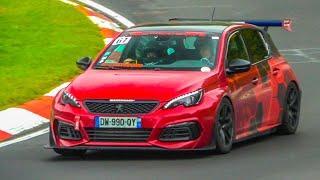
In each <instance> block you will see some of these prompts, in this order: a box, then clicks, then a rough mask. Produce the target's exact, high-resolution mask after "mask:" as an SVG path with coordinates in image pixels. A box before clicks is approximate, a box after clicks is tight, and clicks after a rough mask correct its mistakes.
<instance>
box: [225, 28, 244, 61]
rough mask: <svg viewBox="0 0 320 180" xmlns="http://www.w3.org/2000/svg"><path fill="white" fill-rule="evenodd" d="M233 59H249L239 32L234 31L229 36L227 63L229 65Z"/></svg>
mask: <svg viewBox="0 0 320 180" xmlns="http://www.w3.org/2000/svg"><path fill="white" fill-rule="evenodd" d="M235 59H244V60H249V57H248V54H247V50H246V48H245V45H244V43H243V40H242V37H241V35H240V33H235V34H233V35H231V37H230V38H229V43H228V52H227V65H229V64H230V63H231V62H232V61H233V60H235Z"/></svg>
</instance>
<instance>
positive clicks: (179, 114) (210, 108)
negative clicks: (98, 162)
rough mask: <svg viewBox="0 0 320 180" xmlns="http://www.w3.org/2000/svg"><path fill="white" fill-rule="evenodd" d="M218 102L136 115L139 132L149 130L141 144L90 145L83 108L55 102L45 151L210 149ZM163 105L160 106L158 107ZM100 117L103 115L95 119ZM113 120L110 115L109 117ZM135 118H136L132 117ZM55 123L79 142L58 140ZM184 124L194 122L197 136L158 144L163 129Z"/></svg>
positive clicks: (90, 125) (92, 116) (207, 99)
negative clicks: (70, 131) (76, 134)
mask: <svg viewBox="0 0 320 180" xmlns="http://www.w3.org/2000/svg"><path fill="white" fill-rule="evenodd" d="M217 105H218V100H217V99H214V98H210V97H204V98H203V99H202V102H201V103H200V104H199V105H197V106H193V107H188V108H185V107H183V106H179V107H176V108H173V109H166V110H164V109H162V108H157V109H156V110H155V111H153V112H152V113H149V114H145V115H140V116H139V117H140V118H141V119H142V128H149V129H152V131H151V133H150V136H149V137H148V138H147V140H146V141H143V142H127V141H126V142H123V141H122V142H117V141H109V142H107V141H91V140H90V138H89V136H88V134H87V131H86V129H87V128H93V127H95V123H94V122H95V121H94V119H95V116H97V114H91V113H89V112H88V111H87V110H86V109H85V108H73V107H71V106H69V105H65V106H64V105H61V104H60V103H57V102H55V103H54V105H53V113H52V117H51V123H50V130H51V131H52V133H51V134H52V142H51V144H50V145H49V146H47V147H48V148H57V149H59V148H60V149H69V148H71V149H126V150H128V149H136V150H139V149H146V150H191V149H197V150H206V149H212V148H214V146H215V145H214V143H213V142H214V141H213V139H212V138H213V136H212V135H213V127H214V119H215V114H216V112H215V111H216V107H217ZM161 106H163V104H160V107H161ZM98 116H103V115H98ZM104 116H105V115H104ZM113 116H114V115H113ZM135 116H136V115H135ZM56 121H61V122H66V123H68V124H71V125H73V126H74V127H76V128H77V130H78V131H79V132H80V133H81V138H80V139H79V140H67V139H62V138H60V137H59V135H58V133H57V127H56V125H55V122H56ZM185 122H196V123H197V124H198V125H199V127H200V133H199V136H198V137H197V138H196V139H193V140H181V141H162V140H160V135H161V133H162V132H163V130H164V128H166V127H168V126H170V125H174V124H180V123H185Z"/></svg>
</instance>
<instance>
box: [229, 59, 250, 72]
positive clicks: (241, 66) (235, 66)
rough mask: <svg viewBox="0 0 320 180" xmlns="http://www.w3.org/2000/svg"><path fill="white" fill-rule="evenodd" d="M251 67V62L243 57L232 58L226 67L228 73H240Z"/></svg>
mask: <svg viewBox="0 0 320 180" xmlns="http://www.w3.org/2000/svg"><path fill="white" fill-rule="evenodd" d="M250 68H251V62H250V61H248V60H243V59H235V60H233V61H232V62H231V63H230V64H229V67H228V69H227V73H228V74H233V73H240V72H246V71H249V70H250Z"/></svg>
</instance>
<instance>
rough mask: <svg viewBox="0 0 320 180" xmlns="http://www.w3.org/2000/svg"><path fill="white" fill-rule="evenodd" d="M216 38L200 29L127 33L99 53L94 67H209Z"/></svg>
mask: <svg viewBox="0 0 320 180" xmlns="http://www.w3.org/2000/svg"><path fill="white" fill-rule="evenodd" d="M218 41H219V37H218V36H213V35H207V34H205V33H204V32H155V33H153V32H127V33H125V34H123V35H121V36H120V37H118V38H117V39H116V40H115V41H114V42H113V43H112V45H111V46H110V47H109V48H108V49H107V50H106V51H105V52H104V53H103V55H102V56H101V57H100V59H99V60H98V62H97V64H96V66H95V68H98V69H104V68H106V69H108V68H113V69H118V68H119V69H122V68H137V69H159V70H161V69H176V70H201V69H202V68H205V69H209V70H210V69H212V68H213V66H214V64H215V59H216V51H217V46H218Z"/></svg>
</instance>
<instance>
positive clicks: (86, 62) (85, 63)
mask: <svg viewBox="0 0 320 180" xmlns="http://www.w3.org/2000/svg"><path fill="white" fill-rule="evenodd" d="M91 62H92V61H91V58H90V57H83V58H81V59H79V60H78V61H77V62H76V63H77V66H78V68H79V69H81V70H84V71H85V70H87V69H88V67H89V66H90V64H91Z"/></svg>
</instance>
